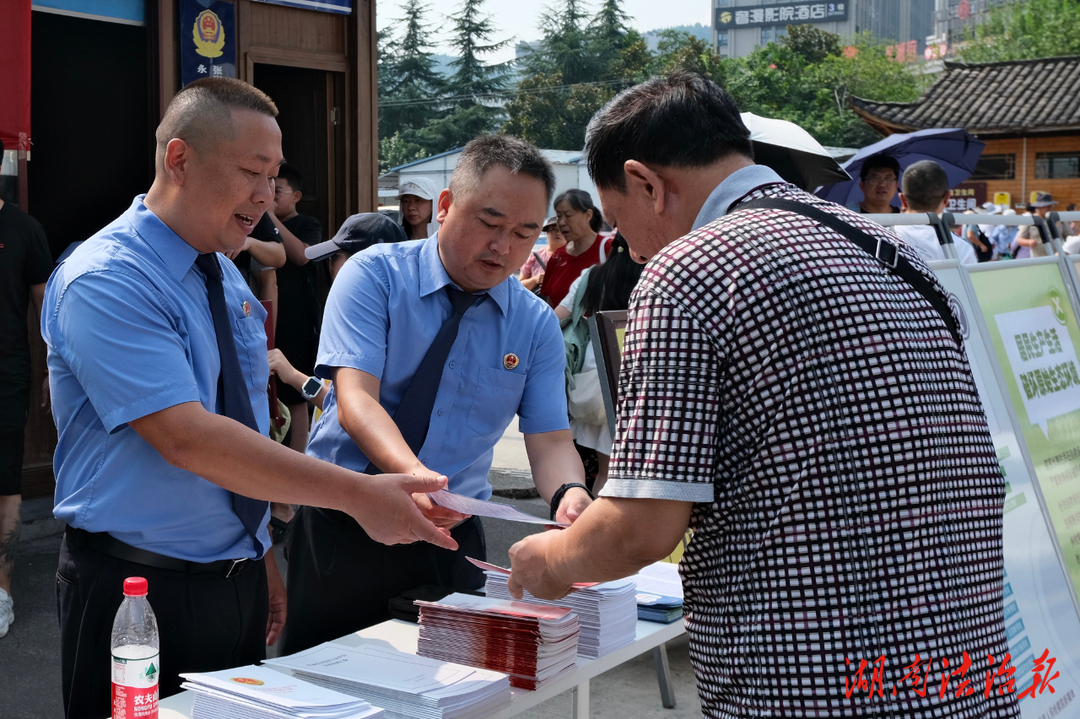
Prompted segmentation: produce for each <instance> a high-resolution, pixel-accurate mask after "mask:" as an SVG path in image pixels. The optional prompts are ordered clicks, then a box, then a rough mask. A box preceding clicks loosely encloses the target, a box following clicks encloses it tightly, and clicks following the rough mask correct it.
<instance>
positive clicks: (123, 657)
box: [112, 577, 161, 719]
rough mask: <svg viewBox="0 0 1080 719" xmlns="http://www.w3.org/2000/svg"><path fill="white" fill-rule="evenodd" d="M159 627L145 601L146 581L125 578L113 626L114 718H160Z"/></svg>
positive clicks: (148, 604) (139, 578)
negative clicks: (122, 595) (158, 716)
mask: <svg viewBox="0 0 1080 719" xmlns="http://www.w3.org/2000/svg"><path fill="white" fill-rule="evenodd" d="M160 673H161V663H160V660H159V657H158V628H157V619H156V618H155V617H154V610H153V609H151V608H150V602H148V601H147V600H146V580H145V579H143V578H142V577H128V578H127V579H125V580H124V602H123V603H122V604H121V605H120V609H118V610H117V612H116V619H114V620H113V628H112V715H113V719H157V715H158V675H159V674H160Z"/></svg>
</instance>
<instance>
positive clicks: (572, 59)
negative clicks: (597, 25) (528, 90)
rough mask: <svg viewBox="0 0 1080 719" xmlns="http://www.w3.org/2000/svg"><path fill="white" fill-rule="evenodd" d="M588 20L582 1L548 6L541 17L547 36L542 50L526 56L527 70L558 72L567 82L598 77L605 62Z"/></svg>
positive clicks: (542, 73)
mask: <svg viewBox="0 0 1080 719" xmlns="http://www.w3.org/2000/svg"><path fill="white" fill-rule="evenodd" d="M585 20H586V15H585V11H584V10H583V9H582V7H581V0H563V3H562V5H561V7H558V8H548V9H546V10H545V12H544V14H543V15H542V16H541V18H540V27H541V29H542V30H543V32H544V38H543V40H542V41H541V47H540V49H539V50H537V51H535V52H532V53H530V54H529V55H526V56H525V58H524V62H523V65H524V67H525V70H526V73H527V74H529V75H554V74H556V73H558V74H560V75H561V76H562V80H563V82H564V83H566V84H567V85H575V84H578V83H582V82H591V81H593V80H596V79H598V78H599V76H600V74H601V72H602V71H603V65H602V62H601V60H600V58H598V57H597V55H596V46H595V45H594V44H593V43H592V41H591V36H590V32H589V29H588V28H586V26H585Z"/></svg>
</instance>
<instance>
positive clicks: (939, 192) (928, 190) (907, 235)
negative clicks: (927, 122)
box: [892, 160, 979, 265]
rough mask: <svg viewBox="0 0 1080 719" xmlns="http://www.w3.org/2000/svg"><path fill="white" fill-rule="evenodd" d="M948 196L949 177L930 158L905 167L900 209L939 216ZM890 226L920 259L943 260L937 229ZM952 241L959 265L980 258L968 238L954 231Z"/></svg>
mask: <svg viewBox="0 0 1080 719" xmlns="http://www.w3.org/2000/svg"><path fill="white" fill-rule="evenodd" d="M950 196H952V191H951V190H949V176H948V175H946V174H945V169H944V168H943V167H942V166H941V165H939V164H938V163H936V162H934V161H933V160H920V161H919V162H915V163H912V164H911V165H909V166H908V168H907V169H906V170H904V184H903V188H902V190H901V192H900V207H901V208H902V210H901V211H902V212H906V213H911V214H926V213H927V212H932V213H934V214H935V215H940V214H941V213H942V212H944V211H945V208H946V207H948V205H949V197H950ZM892 229H893V232H895V233H896V234H897V236H899V237H900V239H901V240H903V241H904V244H906V245H907V246H908V247H910V248H911V249H913V250H915V252H917V253H918V254H919V256H920V257H922V258H923V260H925V261H927V262H929V261H931V260H944V259H945V252H944V250H942V247H941V241H940V240H939V239H938V236H937V231H936V230H935V229H934V228H933V227H931V226H930V225H895V226H894V227H893V228H892ZM952 242H953V248H954V249H955V250H956V256H957V259H959V260H960V264H962V265H973V264H975V263H976V262H978V261H979V260H978V258H977V257H976V255H975V250H974V249H973V248H972V246H971V245H970V244H969V243H968V242H967V241H965V240H963V239H961V238H960V237H959V236H958V235H955V234H954V235H953V236H952Z"/></svg>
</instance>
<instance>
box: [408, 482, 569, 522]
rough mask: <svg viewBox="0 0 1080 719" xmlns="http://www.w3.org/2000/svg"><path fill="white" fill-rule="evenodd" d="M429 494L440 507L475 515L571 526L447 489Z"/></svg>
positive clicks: (512, 520) (507, 505)
mask: <svg viewBox="0 0 1080 719" xmlns="http://www.w3.org/2000/svg"><path fill="white" fill-rule="evenodd" d="M428 496H430V497H431V501H433V502H435V504H437V505H439V506H440V507H446V508H447V509H452V510H454V511H455V512H461V513H462V514H471V515H473V516H475V517H492V518H494V519H505V520H508V521H511V522H524V523H526V524H543V525H545V526H549V527H569V526H570V525H569V524H564V523H562V522H552V521H551V520H549V519H540V518H539V517H534V516H532V515H531V514H525V513H524V512H522V511H520V510H518V509H516V508H515V507H512V506H510V505H509V504H499V503H498V502H485V501H484V500H482V499H473V498H472V497H465V496H463V495H460V494H454V493H453V492H448V491H447V490H445V489H440V490H439V491H438V492H431V493H430V494H429V495H428Z"/></svg>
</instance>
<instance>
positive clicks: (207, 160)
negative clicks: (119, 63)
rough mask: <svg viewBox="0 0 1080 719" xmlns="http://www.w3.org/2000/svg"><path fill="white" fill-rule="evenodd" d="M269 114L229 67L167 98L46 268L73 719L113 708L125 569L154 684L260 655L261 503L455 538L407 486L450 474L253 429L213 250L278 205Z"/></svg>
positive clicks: (264, 371) (253, 383)
mask: <svg viewBox="0 0 1080 719" xmlns="http://www.w3.org/2000/svg"><path fill="white" fill-rule="evenodd" d="M276 115H277V108H276V106H275V105H274V103H273V102H272V101H271V100H270V98H268V97H267V96H266V95H265V94H263V93H262V92H261V91H259V90H257V89H255V88H253V87H252V86H250V85H248V84H246V83H244V82H241V81H240V80H234V79H228V78H207V79H202V80H198V81H196V82H193V83H191V84H190V85H188V86H187V87H185V88H184V89H183V90H181V91H180V92H179V93H177V94H176V96H175V97H174V98H173V99H172V101H171V102H170V103H169V106H168V108H167V109H166V112H165V115H164V117H163V119H162V121H161V123H160V124H159V125H158V128H157V132H156V139H157V150H156V157H155V177H154V181H153V184H152V186H151V187H150V191H149V192H148V193H147V194H146V195H143V196H139V197H137V198H135V200H134V201H133V202H132V204H131V207H130V208H129V209H128V210H127V211H126V212H124V214H123V215H121V216H120V217H119V218H117V219H116V220H115V221H114V222H113V223H112V224H110V225H109V226H107V227H106V228H104V229H103V230H101V231H100V232H98V233H97V234H96V235H94V236H93V237H91V238H90V239H89V240H87V241H86V242H84V243H83V244H82V245H81V246H80V247H79V248H78V249H77V250H75V252H74V253H72V255H71V257H70V258H69V259H68V260H67V261H66V262H64V264H62V265H60V266H59V267H58V268H57V269H56V271H55V272H54V273H53V275H52V277H51V278H50V279H49V281H48V283H47V286H46V290H45V299H44V314H43V320H42V335H43V337H44V339H45V343H46V345H47V347H48V365H49V377H50V383H51V390H52V399H53V417H54V419H55V421H56V425H57V430H58V433H59V437H60V441H59V443H58V444H57V448H56V453H55V455H54V461H53V465H54V470H55V473H56V507H55V509H54V514H55V516H56V517H57V518H58V519H61V520H63V521H64V522H66V523H67V529H66V532H65V536H64V539H63V541H62V543H61V546H60V558H59V567H58V569H57V608H58V613H59V619H60V635H61V636H60V658H61V672H62V679H63V693H64V707H65V712H66V715H67V717H69V719H70V718H74V717H95V718H96V717H102V716H107V715H108V714H109V713H110V711H109V710H110V704H111V702H110V661H109V657H110V632H109V627H110V626H111V625H112V621H113V617H114V616H115V614H116V611H117V608H118V607H119V605H120V602H121V600H122V599H123V593H122V591H121V586H122V584H123V580H124V578H125V577H130V576H140V577H145V578H146V579H147V581H148V583H149V591H150V594H149V600H150V603H151V605H152V606H153V608H154V611H155V612H156V614H157V616H158V620H159V624H158V631H159V633H160V652H161V657H162V662H161V673H160V676H159V688H160V691H161V695H162V696H168V695H170V694H173V693H176V692H177V691H179V689H180V682H181V679H180V676H179V675H180V674H181V673H183V672H206V671H213V670H217V669H225V668H227V667H236V666H243V665H245V664H250V663H252V662H256V661H259V660H261V659H262V658H263V657H264V656H265V650H266V645H267V643H273V642H275V641H276V639H277V635H278V633H279V632H280V631H281V627H282V625H283V624H284V622H285V619H286V612H287V607H286V604H285V592H284V586H283V583H282V581H281V578H280V575H279V573H278V571H277V569H276V566H275V565H274V562H273V552H267V550H268V549H269V548H270V546H271V545H270V536H269V534H268V532H267V520H268V517H269V504H268V500H275V501H281V502H288V503H292V504H308V505H313V506H319V507H335V508H337V509H340V510H343V511H345V512H347V513H348V514H349V515H351V516H353V517H355V519H356V521H358V522H359V523H360V524H361V525H362V526H364V527H365V528H366V529H367V530H368V532H370V534H371V536H373V537H376V538H377V539H378V540H379V541H382V542H387V543H390V544H395V543H400V542H413V541H417V540H426V541H431V542H435V543H437V544H438V545H439V546H442V547H445V548H447V549H454V548H456V546H457V545H456V543H455V542H454V540H453V539H452V538H451V537H449V536H448V534H447V533H446V532H444V531H442V530H440V529H439V528H438V527H436V526H435V525H434V524H433V523H432V522H431V521H429V519H427V518H426V517H425V514H424V513H425V512H426V513H427V515H428V516H430V517H432V518H434V519H435V520H437V521H439V522H443V523H445V522H453V521H457V520H458V519H460V518H461V515H458V514H456V513H452V512H448V511H447V510H443V509H440V508H431V507H428V506H427V505H426V504H425V505H424V507H423V509H422V510H421V508H420V507H418V505H417V500H415V499H414V498H413V496H414V495H413V493H415V492H420V493H422V492H429V491H435V490H437V489H438V488H440V487H443V486H445V479H441V478H435V477H434V476H433V474H429V475H427V476H424V477H416V476H404V475H398V476H392V475H386V476H384V477H379V478H377V479H374V478H371V477H367V476H363V475H360V474H357V473H356V472H354V471H351V470H349V469H347V468H344V467H339V466H335V465H333V464H329V463H326V462H321V461H318V460H316V459H313V458H311V457H308V456H305V455H303V454H301V453H299V452H295V451H293V450H291V449H288V448H285V447H281V446H280V445H278V444H277V443H275V442H274V441H272V440H271V439H269V438H268V437H267V436H266V435H267V430H268V427H269V421H270V418H269V402H268V400H267V393H266V387H267V381H268V379H269V366H268V362H267V357H266V335H265V333H264V332H263V329H262V326H263V322H264V320H265V319H266V312H265V311H264V310H263V308H262V307H261V306H260V305H258V304H257V303H256V302H255V297H254V296H253V295H252V294H251V292H250V290H249V289H248V288H247V286H246V285H245V284H244V282H243V279H242V278H241V276H240V274H239V272H237V271H236V269H235V267H233V264H232V263H231V262H228V261H225V260H224V257H223V256H222V255H220V254H219V253H221V252H228V251H231V250H235V249H237V248H239V247H242V246H243V245H244V243H245V241H246V238H247V236H248V235H249V233H250V230H251V227H252V226H253V225H254V224H255V223H256V222H257V221H258V220H259V218H260V216H261V215H262V214H263V213H264V212H265V211H266V210H267V209H269V207H270V204H271V203H272V202H273V199H274V177H275V175H276V174H277V171H278V166H279V165H280V163H281V160H282V157H281V132H280V130H279V129H278V125H277V121H276V120H275V117H276Z"/></svg>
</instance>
